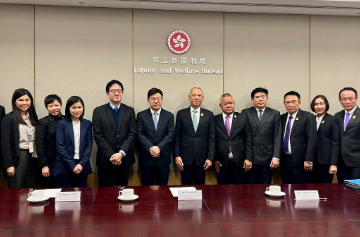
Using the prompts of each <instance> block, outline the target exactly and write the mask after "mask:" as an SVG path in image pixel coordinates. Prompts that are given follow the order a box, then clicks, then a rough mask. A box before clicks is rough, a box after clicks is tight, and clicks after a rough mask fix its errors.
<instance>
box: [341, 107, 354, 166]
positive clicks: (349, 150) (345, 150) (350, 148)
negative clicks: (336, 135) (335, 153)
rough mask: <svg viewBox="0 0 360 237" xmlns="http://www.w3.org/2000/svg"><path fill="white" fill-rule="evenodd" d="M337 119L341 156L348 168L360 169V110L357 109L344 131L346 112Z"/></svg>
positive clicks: (342, 112) (343, 111)
mask: <svg viewBox="0 0 360 237" xmlns="http://www.w3.org/2000/svg"><path fill="white" fill-rule="evenodd" d="M335 117H336V118H337V119H338V122H339V125H340V155H341V157H340V158H341V159H343V160H344V162H345V164H346V166H348V167H360V109H359V107H357V108H356V109H355V111H354V114H353V116H352V117H351V118H350V121H349V123H348V125H347V127H346V131H344V117H345V110H342V111H340V112H337V113H336V114H335Z"/></svg>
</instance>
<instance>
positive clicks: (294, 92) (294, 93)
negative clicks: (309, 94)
mask: <svg viewBox="0 0 360 237" xmlns="http://www.w3.org/2000/svg"><path fill="white" fill-rule="evenodd" d="M288 95H295V96H296V97H297V98H299V101H300V94H299V93H297V92H296V91H289V92H288V93H286V94H285V95H284V101H285V97H286V96H288Z"/></svg>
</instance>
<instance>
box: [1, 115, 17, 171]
mask: <svg viewBox="0 0 360 237" xmlns="http://www.w3.org/2000/svg"><path fill="white" fill-rule="evenodd" d="M19 141H20V134H19V123H18V122H17V121H16V119H15V115H14V114H13V112H10V113H8V114H6V115H5V116H4V118H3V120H2V122H1V146H2V155H3V161H4V167H5V169H7V168H9V167H12V166H14V167H17V166H18V165H19Z"/></svg>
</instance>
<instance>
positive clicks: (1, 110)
mask: <svg viewBox="0 0 360 237" xmlns="http://www.w3.org/2000/svg"><path fill="white" fill-rule="evenodd" d="M4 116H5V108H4V107H3V106H1V105H0V134H1V121H2V120H3V118H4ZM2 165H3V159H2V149H1V139H0V167H1V166H2Z"/></svg>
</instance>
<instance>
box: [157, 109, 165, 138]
mask: <svg viewBox="0 0 360 237" xmlns="http://www.w3.org/2000/svg"><path fill="white" fill-rule="evenodd" d="M164 111H165V110H163V109H161V116H160V118H159V121H158V126H157V130H156V133H157V131H159V128H160V126H161V124H162V123H163V121H164V119H165V116H164ZM154 127H155V125H154Z"/></svg>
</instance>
